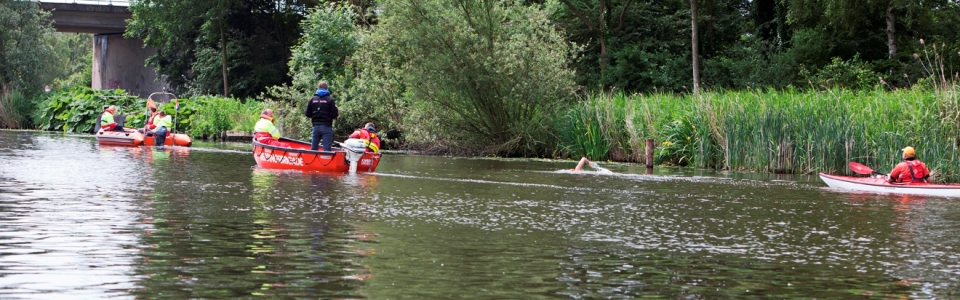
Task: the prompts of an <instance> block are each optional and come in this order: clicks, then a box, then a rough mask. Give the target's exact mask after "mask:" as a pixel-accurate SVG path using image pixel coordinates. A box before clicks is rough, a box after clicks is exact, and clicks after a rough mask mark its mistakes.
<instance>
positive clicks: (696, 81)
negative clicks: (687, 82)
mask: <svg viewBox="0 0 960 300" xmlns="http://www.w3.org/2000/svg"><path fill="white" fill-rule="evenodd" d="M689 1H690V29H691V31H690V32H691V33H690V40H691V42H690V44H691V47H692V48H691V49H692V52H691V53H692V56H693V93H694V94H696V93H699V92H700V55H699V54H698V52H699V49H698V47H699V45H700V44H699V43H698V41H699V39H698V38H697V0H689Z"/></svg>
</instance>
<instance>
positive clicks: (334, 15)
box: [289, 3, 357, 91]
mask: <svg viewBox="0 0 960 300" xmlns="http://www.w3.org/2000/svg"><path fill="white" fill-rule="evenodd" d="M356 19H357V14H356V13H355V11H354V9H353V8H352V7H351V6H349V5H342V4H336V3H330V4H327V5H323V6H321V7H317V8H313V9H310V14H309V15H307V18H306V19H305V20H304V21H303V24H302V30H303V36H302V37H301V38H300V41H299V42H298V43H297V45H296V46H294V47H293V50H292V52H293V53H292V55H291V57H290V62H289V66H290V76H291V77H293V78H294V86H295V87H297V88H303V89H310V88H313V87H316V84H317V80H319V79H326V80H328V81H330V80H333V79H335V78H337V77H338V76H343V74H344V71H345V68H346V60H347V58H349V57H350V56H351V55H353V52H354V50H356V48H357V28H356V26H355V25H354V22H355V20H356ZM311 91H312V90H311Z"/></svg>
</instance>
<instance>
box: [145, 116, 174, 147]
mask: <svg viewBox="0 0 960 300" xmlns="http://www.w3.org/2000/svg"><path fill="white" fill-rule="evenodd" d="M153 127H154V129H153V131H150V133H152V134H153V136H154V143H153V144H154V145H156V146H163V143H164V142H166V141H167V134H169V133H170V128H171V127H173V118H172V117H170V116H168V115H167V113H165V112H164V111H162V110H161V111H159V112H157V116H156V117H154V118H153Z"/></svg>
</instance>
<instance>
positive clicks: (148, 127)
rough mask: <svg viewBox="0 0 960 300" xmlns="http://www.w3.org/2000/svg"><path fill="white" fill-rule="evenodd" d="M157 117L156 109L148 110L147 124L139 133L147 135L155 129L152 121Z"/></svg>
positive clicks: (155, 126)
mask: <svg viewBox="0 0 960 300" xmlns="http://www.w3.org/2000/svg"><path fill="white" fill-rule="evenodd" d="M156 117H157V108H156V107H151V108H150V115H148V116H147V124H144V125H143V130H142V131H141V132H143V133H147V132H150V131H152V130H154V129H157V125H154V119H155V118H156Z"/></svg>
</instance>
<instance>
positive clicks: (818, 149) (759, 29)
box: [0, 0, 960, 181]
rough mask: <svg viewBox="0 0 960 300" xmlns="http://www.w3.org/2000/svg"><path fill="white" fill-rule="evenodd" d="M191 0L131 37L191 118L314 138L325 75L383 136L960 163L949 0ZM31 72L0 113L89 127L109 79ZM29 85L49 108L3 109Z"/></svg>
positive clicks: (148, 13)
mask: <svg viewBox="0 0 960 300" xmlns="http://www.w3.org/2000/svg"><path fill="white" fill-rule="evenodd" d="M194 2H195V1H187V0H176V1H168V2H165V3H166V4H165V5H171V6H169V7H166V6H165V7H161V6H158V5H155V3H154V2H153V1H138V2H135V3H133V4H132V6H131V8H130V9H131V11H133V19H132V21H131V26H130V28H129V30H128V32H127V33H126V36H127V37H130V38H142V39H144V40H145V42H146V43H147V44H148V45H150V46H153V47H156V48H157V49H158V52H157V55H156V56H154V57H152V58H151V59H149V60H148V62H147V63H148V64H149V65H150V66H153V67H155V68H156V69H157V70H158V72H159V73H160V74H161V75H163V76H166V78H168V82H169V83H170V84H171V89H172V91H173V92H175V93H178V94H181V95H183V97H184V99H181V100H180V103H181V110H180V111H179V114H180V115H179V118H178V121H177V126H178V129H180V130H181V131H185V132H187V133H190V134H192V135H195V136H197V137H204V136H208V137H209V136H216V135H218V134H219V132H222V131H225V130H243V131H249V130H250V128H249V127H250V126H252V125H253V123H254V122H255V120H256V118H257V115H258V113H259V110H260V109H262V108H272V109H274V110H275V111H276V112H277V114H276V116H277V117H278V118H277V125H278V128H280V130H281V132H282V133H283V135H284V136H287V137H292V138H297V139H309V135H310V127H311V126H310V120H309V119H307V118H306V117H304V116H303V114H302V108H303V104H304V102H305V101H306V99H308V98H309V96H310V95H311V94H312V93H313V91H314V89H315V87H316V82H317V81H318V80H326V81H328V82H330V84H331V91H332V92H333V94H334V97H335V98H336V99H338V106H339V107H340V110H341V116H340V118H339V119H338V120H337V121H336V123H335V129H336V132H335V136H336V137H337V138H338V139H340V138H343V137H345V136H346V135H347V134H349V133H350V132H351V131H352V130H353V129H354V128H357V127H360V126H361V125H362V124H364V123H366V122H368V121H372V122H375V123H376V124H377V127H378V129H380V133H381V136H382V137H383V138H384V148H388V149H389V148H394V149H395V148H404V149H414V150H420V151H423V152H425V153H436V154H464V155H498V156H528V157H573V158H576V157H579V156H587V157H589V158H591V159H595V160H612V161H628V162H644V160H645V156H644V152H645V150H646V149H645V141H646V139H654V141H655V144H656V151H655V153H654V154H655V157H654V160H655V163H657V164H668V165H678V166H694V167H701V168H717V169H728V170H744V171H761V172H778V173H814V172H820V171H823V172H836V173H844V172H848V171H847V168H846V163H847V162H848V161H859V162H862V163H866V164H868V165H871V166H873V167H875V168H878V169H881V170H882V169H883V168H884V167H887V166H892V165H893V163H894V162H896V161H898V160H899V154H898V151H899V149H900V148H902V147H904V146H907V145H910V146H914V147H916V148H917V150H918V152H919V156H920V158H921V159H923V160H924V161H926V162H927V163H928V164H929V165H930V166H931V168H932V169H934V170H935V171H937V173H938V174H939V178H938V180H940V181H944V180H949V181H960V169H958V168H960V167H956V166H957V165H958V164H957V161H956V160H957V158H956V157H957V153H956V147H957V145H958V144H960V142H958V141H957V137H958V136H960V129H958V128H957V127H958V126H960V125H958V124H960V120H958V117H957V116H958V115H960V109H958V104H957V103H958V99H957V96H956V95H957V92H958V90H960V89H958V88H957V82H958V78H957V76H958V75H957V73H956V70H960V52H958V51H960V42H958V41H960V27H957V26H960V25H957V24H960V4H957V3H955V2H952V1H913V0H911V1H901V2H870V3H867V4H863V3H859V2H851V1H847V0H843V1H839V2H838V1H834V2H831V3H821V2H817V1H807V0H792V1H773V0H759V1H758V0H754V1H737V0H729V1H728V0H723V1H693V2H691V1H681V0H671V1H655V2H649V1H648V2H643V1H641V2H635V1H603V2H596V3H595V2H591V1H577V0H559V1H554V0H547V1H486V2H476V1H462V0H426V1H422V0H420V1H414V0H379V1H350V2H349V3H348V2H337V1H334V2H320V1H286V2H283V3H286V4H285V5H273V4H277V3H280V2H276V1H272V0H257V1H239V0H211V1H205V2H204V4H203V5H196V4H195V3H194ZM700 2H702V3H700ZM848 2H849V3H848ZM0 3H4V5H6V4H5V3H7V2H3V1H2V0H0ZM690 4H699V5H696V6H691V5H690ZM848 4H849V5H848ZM855 4H856V5H855ZM859 4H863V5H859ZM174 7H182V8H184V9H189V10H190V11H191V12H193V13H191V14H190V15H191V16H195V17H190V18H179V17H170V16H171V15H170V14H179V13H180V12H179V11H178V10H176V9H171V8H174ZM691 7H695V9H696V12H697V13H698V14H697V15H698V16H699V17H698V18H696V19H692V18H693V17H694V16H693V14H692V13H691V12H692V11H691ZM854 7H855V8H856V9H854ZM37 14H38V15H43V13H42V12H40V13H37ZM0 15H2V14H0ZM254 19H257V20H254ZM691 24H695V25H696V26H697V27H698V29H697V30H698V31H699V32H700V37H699V38H697V39H691V36H692V32H693V28H692V26H691ZM41 25H42V24H41ZM41 25H38V26H41ZM5 26H6V25H5ZM41 27H42V26H41ZM268 27H269V28H282V30H273V29H271V30H270V31H269V32H270V33H263V32H262V31H263V28H268ZM693 45H696V47H697V50H698V51H697V52H696V53H697V54H694V52H692V51H691V48H692V47H693ZM2 59H3V58H2V57H0V60H2ZM694 61H697V62H698V65H699V66H701V67H700V68H698V69H696V70H694V72H691V70H693V69H694V68H693V66H694V64H693V62H694ZM78 70H81V71H82V70H84V69H83V68H80V69H78ZM78 70H72V71H70V72H72V73H71V74H78V72H81V71H78ZM61 73H68V72H61ZM695 73H697V74H699V77H700V78H701V80H700V81H699V82H698V83H694V75H693V74H695ZM30 76H34V77H36V75H30ZM5 78H13V77H10V76H7V77H5ZM31 78H33V77H31ZM63 78H76V77H75V76H74V77H69V76H66V77H63ZM5 80H7V81H9V80H8V79H5ZM45 80H47V81H49V80H51V79H45ZM31 82H33V81H31ZM36 82H43V81H42V80H41V81H36ZM8 86H12V85H9V84H8ZM28 86H32V87H33V88H32V89H30V88H28ZM36 86H37V84H36V83H31V84H27V85H22V84H21V85H19V87H18V88H16V89H15V90H16V91H17V92H16V93H7V92H5V93H4V96H3V99H8V100H4V101H7V102H10V103H11V104H8V105H4V106H2V107H0V120H4V121H5V122H6V123H10V122H9V121H7V120H15V121H14V122H15V123H17V124H22V125H20V126H27V125H30V124H31V122H32V124H34V125H41V124H42V125H43V126H41V128H46V129H55V130H82V129H84V128H86V127H85V126H86V124H88V122H89V119H88V118H89V116H90V115H92V114H91V113H87V112H86V111H92V109H91V108H90V107H87V104H89V103H88V102H90V101H93V100H89V99H93V98H97V97H100V98H102V96H103V95H100V94H96V96H89V97H88V96H87V95H88V94H87V93H93V92H88V91H76V90H71V89H61V90H57V91H56V93H55V94H63V93H73V94H71V95H74V96H77V97H79V98H76V99H74V100H70V101H67V100H63V102H64V103H61V104H59V105H61V106H60V107H58V108H56V109H62V107H68V106H70V105H73V106H76V107H84V109H85V110H84V112H83V113H81V114H80V115H83V116H84V117H80V119H73V118H76V117H75V116H73V115H70V116H69V118H66V115H65V114H64V112H60V111H54V110H56V109H54V108H52V107H53V106H51V105H49V104H50V103H60V102H61V100H56V101H53V100H49V99H48V98H49V97H40V96H35V95H36V92H35V91H36ZM695 87H700V88H699V89H696V88H695ZM18 93H19V94H18ZM210 94H220V96H210ZM8 95H12V96H8ZM104 95H106V94H104ZM111 95H112V94H111ZM36 97H40V98H43V99H47V100H44V101H46V102H42V103H46V104H47V106H44V105H41V107H40V108H39V109H40V110H48V111H47V112H44V113H33V114H23V113H20V114H10V113H4V111H9V110H10V109H6V110H4V109H2V108H4V107H20V106H23V107H25V108H17V109H15V110H18V111H27V110H30V108H29V106H31V105H33V104H31V103H36V101H29V100H25V99H37V98H36ZM90 97H93V98H90ZM85 99H86V100H85ZM72 101H78V102H82V103H80V104H75V103H72ZM135 102H136V101H133V102H131V104H129V105H131V106H130V108H129V109H130V110H131V111H132V110H142V106H141V107H139V108H138V107H135V106H136V105H142V104H141V103H138V102H136V103H135ZM84 103H86V104H84ZM18 105H19V106H18ZM167 105H170V104H167ZM54 106H55V105H54ZM91 107H92V106H91ZM165 109H167V110H168V113H169V112H175V111H170V110H171V109H172V107H170V106H167V107H165ZM24 115H28V116H34V118H26V117H23V116H24ZM94 117H95V116H94ZM57 118H61V119H62V120H60V119H57ZM56 122H61V123H63V124H61V125H60V126H59V127H58V126H56V124H54V123H56ZM57 124H59V123H57ZM4 126H7V127H13V126H10V125H4ZM138 126H139V125H138ZM28 127H29V126H28Z"/></svg>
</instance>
